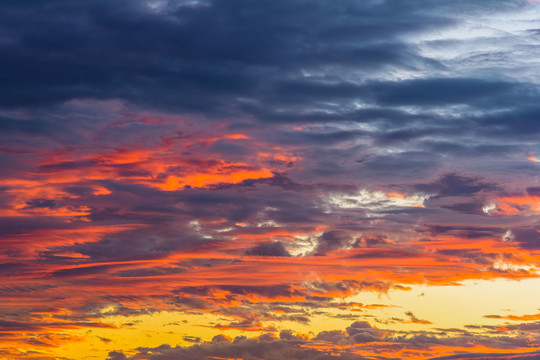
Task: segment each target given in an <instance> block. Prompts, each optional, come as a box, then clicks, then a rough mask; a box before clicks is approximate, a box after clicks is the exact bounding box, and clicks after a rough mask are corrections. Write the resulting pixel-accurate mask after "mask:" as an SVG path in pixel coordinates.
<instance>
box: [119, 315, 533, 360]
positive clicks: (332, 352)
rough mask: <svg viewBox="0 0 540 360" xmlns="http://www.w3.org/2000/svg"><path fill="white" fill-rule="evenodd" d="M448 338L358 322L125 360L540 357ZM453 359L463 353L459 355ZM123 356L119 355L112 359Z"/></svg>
mask: <svg viewBox="0 0 540 360" xmlns="http://www.w3.org/2000/svg"><path fill="white" fill-rule="evenodd" d="M449 333H451V331H450V332H438V333H437V332H432V333H430V332H400V331H390V330H382V329H378V328H376V327H373V326H371V325H370V324H369V323H368V322H363V321H357V322H354V323H352V324H351V325H350V326H349V327H347V328H346V329H345V331H340V330H327V331H321V332H320V333H318V334H317V335H314V336H313V337H311V338H309V337H308V336H306V335H301V334H295V333H294V332H292V331H290V330H282V331H281V332H279V335H277V336H276V335H273V334H263V335H260V336H259V337H253V338H247V337H245V336H238V337H236V338H234V339H233V338H229V337H226V336H224V335H217V336H215V337H214V338H213V339H212V340H211V341H207V342H203V343H199V344H196V345H192V346H188V347H179V346H178V347H171V346H169V345H162V346H159V347H155V348H139V349H137V354H135V355H131V356H126V358H127V359H133V360H137V359H150V360H167V359H177V358H182V359H204V358H232V359H268V360H270V359H300V358H306V357H307V358H309V359H328V360H330V359H339V358H343V359H351V360H353V359H354V360H356V359H358V360H360V359H369V358H372V356H374V354H377V355H376V356H377V358H379V359H395V358H396V357H398V358H399V357H400V356H403V355H404V356H406V357H409V356H411V355H416V356H423V355H422V354H425V353H423V351H426V349H430V348H433V349H437V351H440V352H442V351H444V348H446V351H444V352H445V353H449V354H452V355H449V356H445V357H439V358H437V359H441V360H442V359H470V358H481V359H486V360H488V359H489V360H491V359H504V360H508V359H520V360H521V359H537V358H538V353H531V352H527V350H526V349H527V348H529V349H530V348H534V347H535V346H537V343H535V342H534V341H533V342H528V341H527V340H526V336H524V335H520V336H518V337H515V336H513V335H508V336H504V335H502V336H501V335H500V334H499V336H493V337H489V336H483V335H477V334H473V333H469V332H466V331H461V332H460V333H458V334H454V335H453V336H451V335H449ZM510 344H513V346H519V347H523V349H524V352H522V353H519V354H518V353H512V352H509V351H507V349H508V348H509V346H512V345H510ZM477 347H481V348H484V349H498V350H499V351H498V352H495V353H494V352H491V353H488V352H486V353H472V352H471V351H470V350H469V351H468V350H467V349H471V348H477ZM455 353H460V355H456V354H455ZM113 356H125V355H123V354H119V353H117V352H112V353H110V354H109V357H110V358H113Z"/></svg>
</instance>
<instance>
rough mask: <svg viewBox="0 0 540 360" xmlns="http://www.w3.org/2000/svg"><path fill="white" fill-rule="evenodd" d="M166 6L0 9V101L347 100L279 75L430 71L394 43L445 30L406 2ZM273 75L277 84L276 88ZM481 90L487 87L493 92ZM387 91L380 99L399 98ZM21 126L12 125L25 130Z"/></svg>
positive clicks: (213, 106) (207, 108)
mask: <svg viewBox="0 0 540 360" xmlns="http://www.w3.org/2000/svg"><path fill="white" fill-rule="evenodd" d="M175 3H176V4H180V3H179V2H170V4H169V5H168V6H166V7H165V8H163V9H161V10H152V9H151V8H150V7H149V6H148V5H147V4H146V3H144V2H142V1H133V2H127V1H120V2H116V3H114V4H111V3H110V2H107V1H101V0H96V1H91V2H87V3H85V4H77V5H76V4H74V3H71V2H66V1H53V2H48V3H47V4H46V5H45V4H43V3H39V2H36V3H34V4H33V5H32V7H33V10H34V11H32V12H29V11H27V7H22V6H20V4H16V3H12V2H7V3H6V2H4V3H3V5H2V7H3V9H2V28H3V30H4V34H5V35H4V38H5V41H4V42H2V45H1V47H0V52H1V53H2V57H1V59H2V60H1V62H0V65H1V68H3V69H6V70H7V71H5V72H4V74H3V81H2V86H3V87H4V88H3V89H4V91H2V92H3V93H4V95H5V96H3V97H2V99H1V100H0V105H2V106H5V107H20V106H39V105H46V104H52V103H56V102H63V101H66V100H70V99H76V98H95V99H110V98H121V99H125V100H127V101H130V102H136V103H144V104H146V105H149V106H165V107H168V108H181V109H184V110H187V111H192V110H197V111H204V112H205V113H207V114H209V113H216V112H221V113H227V112H229V111H230V110H231V109H230V107H229V105H227V104H228V103H231V102H232V103H234V102H236V100H235V99H236V98H238V97H243V96H244V97H255V98H259V99H264V98H265V97H266V95H264V94H265V92H266V89H267V88H268V87H269V86H270V88H271V89H272V88H273V90H272V92H273V93H275V94H278V96H279V99H280V100H279V101H280V102H281V101H291V100H293V99H294V98H297V97H305V96H307V97H308V98H309V99H308V100H309V101H310V102H311V101H314V100H316V98H317V97H321V98H323V99H327V98H328V96H330V97H341V96H355V92H356V91H355V90H354V89H355V85H352V84H351V85H348V84H347V82H343V81H338V82H337V83H336V85H335V86H334V85H333V86H330V87H328V86H320V85H317V83H312V84H310V85H303V84H305V83H304V82H303V81H294V80H293V81H291V80H287V79H288V78H289V77H290V75H292V74H296V75H298V74H299V73H300V70H306V69H317V68H320V67H327V66H341V67H350V66H354V67H359V68H363V69H365V70H369V69H377V68H379V69H380V68H381V67H384V66H386V65H391V64H393V65H397V66H404V67H415V66H425V65H427V66H439V67H440V65H437V63H436V61H433V60H428V59H424V58H422V57H421V56H418V55H416V54H415V53H414V49H412V48H409V46H408V45H407V44H405V43H404V42H401V41H400V37H401V36H403V35H404V34H408V33H415V32H420V31H424V30H426V29H430V28H433V27H442V26H445V25H451V24H454V23H455V21H454V20H453V19H451V18H449V17H446V18H445V17H441V16H440V15H438V14H437V13H436V12H434V11H423V10H422V8H419V7H416V6H412V5H411V4H410V3H409V2H407V1H396V2H392V3H391V4H390V3H387V2H375V1H373V2H372V1H366V2H360V3H359V2H354V1H347V2H346V3H342V4H340V5H339V6H337V5H336V4H334V3H333V2H331V1H320V2H316V3H313V2H307V1H301V0H298V1H281V0H280V1H273V2H270V3H264V4H257V6H256V7H254V6H253V4H252V3H250V2H248V1H242V0H235V1H223V0H216V1H213V2H211V3H210V5H209V6H206V5H201V6H178V5H176V6H175V5H174V4H175ZM430 5H431V6H440V5H436V3H435V2H433V3H431V2H430ZM27 6H28V5H27ZM471 7H474V5H471ZM426 8H427V7H426ZM337 19H339V20H337ZM279 79H282V80H283V81H288V85H279V84H280V81H279ZM283 81H282V82H281V83H283V84H285V82H283ZM433 81H437V80H433ZM441 81H444V80H441ZM449 81H450V82H452V81H453V80H449ZM459 81H460V80H455V81H454V82H459ZM463 81H464V83H463V84H454V83H451V84H449V85H446V84H447V83H444V82H443V87H445V86H446V87H449V90H448V92H446V93H447V94H450V93H451V91H450V90H455V88H456V86H457V88H458V90H459V89H463V88H465V87H466V86H465V85H471V84H469V83H467V81H469V82H474V80H463ZM273 84H275V85H273ZM428 85H429V84H428ZM432 85H437V86H438V85H440V84H438V83H437V84H432ZM460 85H462V86H461V87H460ZM492 85H495V86H491V87H490V90H489V91H490V92H496V91H498V89H499V88H500V87H504V85H501V86H499V85H497V84H492ZM283 86H285V87H284V88H283ZM306 86H307V87H306ZM483 86H484V84H477V83H474V84H473V86H472V88H471V89H472V90H467V91H469V92H471V91H472V92H473V93H476V92H478V91H480V90H482V89H484V87H483ZM303 89H305V91H304V90H303ZM404 90H407V89H404ZM501 90H503V89H501ZM414 91H417V92H418V94H419V95H422V94H423V92H424V90H421V89H418V90H413V91H412V93H414ZM280 93H282V94H281V95H279V94H280ZM392 94H394V93H392ZM392 94H390V95H387V96H386V97H385V96H383V98H382V99H387V100H388V99H390V100H391V99H395V98H400V96H399V95H392ZM465 95H466V94H462V95H459V96H462V97H463V96H465ZM273 96H274V95H273ZM273 96H272V97H273ZM437 96H438V97H437V98H433V99H434V100H435V101H439V99H440V101H444V100H443V99H442V98H443V97H444V93H441V94H440V95H437ZM450 96H453V95H450ZM272 97H271V98H272ZM401 98H403V97H401ZM28 125H29V124H24V123H22V124H16V125H14V126H15V128H20V129H22V130H24V129H26V128H28Z"/></svg>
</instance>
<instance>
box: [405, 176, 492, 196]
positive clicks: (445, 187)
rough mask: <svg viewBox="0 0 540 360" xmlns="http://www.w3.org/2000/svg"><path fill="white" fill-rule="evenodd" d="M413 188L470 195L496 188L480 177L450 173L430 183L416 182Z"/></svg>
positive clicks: (445, 194) (437, 194)
mask: <svg viewBox="0 0 540 360" xmlns="http://www.w3.org/2000/svg"><path fill="white" fill-rule="evenodd" d="M415 189H416V190H418V191H422V192H424V193H428V194H429V193H431V194H435V195H436V196H438V197H443V196H471V195H474V194H476V193H478V192H480V191H482V190H496V189H497V187H496V185H494V184H491V183H487V182H482V181H481V180H480V179H477V178H471V177H467V176H462V175H459V174H455V173H450V174H446V175H444V176H442V177H441V178H440V179H439V180H437V181H436V182H433V183H431V184H418V185H415Z"/></svg>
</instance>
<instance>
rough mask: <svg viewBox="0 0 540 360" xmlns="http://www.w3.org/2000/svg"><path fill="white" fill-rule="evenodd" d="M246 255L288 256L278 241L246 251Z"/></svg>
mask: <svg viewBox="0 0 540 360" xmlns="http://www.w3.org/2000/svg"><path fill="white" fill-rule="evenodd" d="M246 255H255V256H290V255H289V253H288V252H287V250H286V249H285V247H284V246H283V244H282V243H281V242H279V241H274V242H269V243H264V244H260V245H257V246H255V247H252V248H250V249H247V250H246Z"/></svg>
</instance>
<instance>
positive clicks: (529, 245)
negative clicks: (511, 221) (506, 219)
mask: <svg viewBox="0 0 540 360" xmlns="http://www.w3.org/2000/svg"><path fill="white" fill-rule="evenodd" d="M538 230H540V227H538V226H535V227H528V228H518V229H512V240H513V241H516V242H519V243H520V244H521V246H522V247H523V248H525V249H531V250H535V249H540V232H539V231H538Z"/></svg>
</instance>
